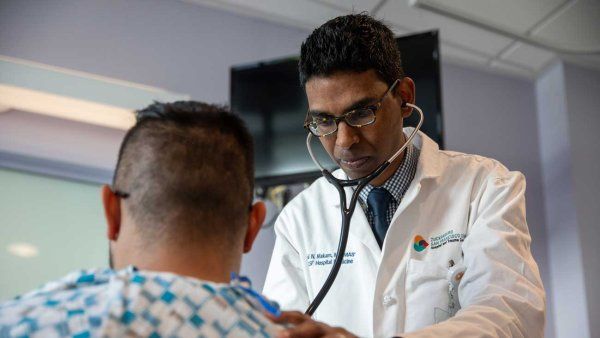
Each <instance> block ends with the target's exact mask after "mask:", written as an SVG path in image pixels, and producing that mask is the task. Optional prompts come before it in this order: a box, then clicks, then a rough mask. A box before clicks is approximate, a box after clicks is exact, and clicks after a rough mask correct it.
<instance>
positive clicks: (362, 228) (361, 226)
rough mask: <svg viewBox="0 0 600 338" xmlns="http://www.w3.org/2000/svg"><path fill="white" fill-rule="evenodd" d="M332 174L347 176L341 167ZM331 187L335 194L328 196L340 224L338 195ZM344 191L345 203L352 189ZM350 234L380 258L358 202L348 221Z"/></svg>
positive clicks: (341, 177) (340, 177)
mask: <svg viewBox="0 0 600 338" xmlns="http://www.w3.org/2000/svg"><path fill="white" fill-rule="evenodd" d="M333 175H334V176H335V177H336V178H337V179H343V180H346V179H348V176H346V174H345V173H344V171H343V170H341V169H338V170H336V171H335V172H334V173H333ZM331 189H332V191H333V192H334V194H335V196H334V195H332V197H331V198H330V201H332V203H333V205H334V206H335V207H336V208H337V209H338V211H339V212H340V214H339V215H340V216H339V217H340V224H341V211H340V202H339V195H338V192H337V190H336V189H335V188H334V187H333V186H331ZM345 191H346V203H350V199H351V197H352V193H353V192H354V189H352V188H345ZM350 235H351V236H353V237H355V238H356V239H357V240H358V241H360V242H361V243H362V244H363V245H364V246H366V247H367V248H368V249H369V251H370V252H371V253H372V254H373V256H375V257H376V258H377V261H379V260H380V258H381V248H380V247H379V244H377V240H376V239H375V235H374V234H373V230H372V229H371V226H370V225H369V221H368V220H367V215H365V212H364V210H363V208H362V207H361V206H360V203H357V204H356V209H354V214H353V215H352V220H351V221H350Z"/></svg>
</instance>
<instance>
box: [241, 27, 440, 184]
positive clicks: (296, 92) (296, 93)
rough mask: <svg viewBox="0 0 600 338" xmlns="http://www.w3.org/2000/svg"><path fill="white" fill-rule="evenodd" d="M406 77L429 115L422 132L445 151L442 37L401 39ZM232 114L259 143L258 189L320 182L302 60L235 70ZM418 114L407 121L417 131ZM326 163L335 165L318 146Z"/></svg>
mask: <svg viewBox="0 0 600 338" xmlns="http://www.w3.org/2000/svg"><path fill="white" fill-rule="evenodd" d="M397 42H398V48H399V49H400V53H401V57H402V66H403V68H404V72H405V74H406V76H409V77H411V78H412V79H413V80H414V81H415V84H416V94H417V95H416V103H417V105H419V106H420V107H421V108H422V109H423V112H424V113H425V122H424V124H423V127H422V131H423V132H425V133H426V134H427V135H428V136H429V137H431V138H432V139H434V140H435V141H436V142H437V143H438V144H440V147H443V144H444V142H443V134H442V98H441V82H440V59H439V43H438V34H437V31H431V32H426V33H420V34H414V35H408V36H402V37H398V38H397ZM230 94H231V96H230V104H231V109H232V110H233V112H235V113H236V114H239V115H240V116H241V117H242V118H243V119H244V120H245V121H246V123H247V124H248V126H249V128H250V131H251V132H252V135H253V137H254V140H255V153H256V155H255V162H256V177H257V181H258V184H261V182H262V183H263V184H280V183H296V182H301V181H310V180H312V179H313V178H316V177H318V176H319V172H318V170H317V167H316V166H315V165H314V164H313V162H312V161H311V159H310V157H309V155H308V152H307V150H306V143H305V140H306V131H305V130H304V128H303V127H302V125H303V123H304V118H305V116H306V111H307V108H308V105H307V102H306V96H305V93H304V89H303V88H302V87H301V86H300V80H299V76H298V58H297V57H290V58H284V59H278V60H271V61H264V62H257V63H253V64H248V65H241V66H235V67H232V69H231V93H230ZM416 122H417V113H413V114H412V116H411V117H410V118H409V119H407V121H405V125H409V126H410V125H415V124H416ZM313 145H314V149H315V150H316V152H317V156H318V157H319V159H320V160H321V161H322V163H325V164H330V166H331V167H332V168H333V167H334V164H333V162H332V161H331V160H330V159H329V157H328V156H327V154H326V153H325V151H324V150H323V149H322V147H321V146H320V144H319V143H318V141H315V143H314V144H313Z"/></svg>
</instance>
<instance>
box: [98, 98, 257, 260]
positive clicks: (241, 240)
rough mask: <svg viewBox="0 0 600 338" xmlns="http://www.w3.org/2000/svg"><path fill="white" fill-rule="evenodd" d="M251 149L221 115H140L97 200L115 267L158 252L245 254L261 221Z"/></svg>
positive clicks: (190, 109)
mask: <svg viewBox="0 0 600 338" xmlns="http://www.w3.org/2000/svg"><path fill="white" fill-rule="evenodd" d="M252 147H253V145H252V138H251V136H250V134H249V132H248V130H247V129H246V127H245V126H244V123H243V122H242V121H241V120H240V119H239V118H238V117H236V116H235V115H232V114H230V113H228V112H227V111H225V110H224V109H222V108H220V107H216V106H212V105H208V104H205V103H200V102H193V101H185V102H175V103H168V104H162V103H155V104H153V105H151V106H149V107H147V108H145V109H143V110H141V111H138V114H137V123H136V125H135V126H134V127H133V128H131V129H130V130H129V131H128V132H127V134H126V136H125V138H124V140H123V143H122V145H121V150H120V152H119V159H118V163H117V168H116V171H115V176H114V181H113V187H112V189H111V188H109V187H105V188H104V192H103V197H104V204H105V210H106V215H107V219H108V223H109V226H108V228H109V229H108V235H109V239H110V240H111V249H112V252H113V254H114V260H115V261H114V262H113V263H114V264H115V265H116V267H122V266H124V265H127V264H136V265H140V264H141V265H144V264H145V263H140V262H136V261H135V260H136V259H137V260H138V261H139V260H146V257H147V256H151V258H150V257H148V258H147V260H156V259H159V258H160V257H158V258H157V257H153V256H154V255H155V254H156V255H158V256H160V255H164V254H162V253H163V252H166V253H169V252H171V253H173V254H177V253H178V252H179V251H181V253H183V252H186V251H191V252H195V254H202V255H204V254H203V253H202V252H198V251H208V250H209V249H210V250H213V251H214V250H218V251H221V252H222V253H224V254H225V255H227V254H233V255H237V256H240V255H241V252H242V251H248V250H249V249H250V247H251V244H252V241H253V240H254V237H255V235H256V232H257V231H258V229H259V228H260V223H262V218H263V217H264V206H263V205H254V206H252V198H253V180H254V168H253V166H254V164H253V149H252ZM111 223H113V224H112V225H111ZM257 223H258V224H257ZM249 232H250V233H249ZM190 254H192V253H190ZM139 256H142V257H144V259H141V258H136V259H134V257H139ZM198 258H199V259H200V257H198ZM170 259H171V260H172V261H176V259H174V258H170ZM238 259H239V257H238ZM132 260H133V261H132Z"/></svg>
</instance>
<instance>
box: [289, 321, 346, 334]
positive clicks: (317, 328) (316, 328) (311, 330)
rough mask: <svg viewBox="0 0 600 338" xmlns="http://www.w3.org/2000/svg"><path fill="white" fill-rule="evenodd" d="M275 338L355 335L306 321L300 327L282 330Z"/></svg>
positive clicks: (340, 329) (339, 328)
mask: <svg viewBox="0 0 600 338" xmlns="http://www.w3.org/2000/svg"><path fill="white" fill-rule="evenodd" d="M277 336H278V337H279V338H312V337H324V338H356V336H355V335H353V334H351V333H350V332H348V331H346V330H344V329H342V328H341V327H330V326H329V325H327V324H323V323H320V322H317V321H314V320H308V321H305V322H304V323H302V324H300V325H297V326H294V327H291V328H288V329H286V330H283V331H281V332H280V333H279V334H278V335H277Z"/></svg>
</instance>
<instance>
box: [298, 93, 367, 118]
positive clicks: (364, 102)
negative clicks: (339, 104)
mask: <svg viewBox="0 0 600 338" xmlns="http://www.w3.org/2000/svg"><path fill="white" fill-rule="evenodd" d="M377 100H378V98H376V97H365V98H363V99H360V100H358V101H356V102H354V103H352V104H351V105H350V106H348V107H346V109H344V110H343V113H342V114H340V115H343V114H345V113H347V112H349V111H351V110H354V109H358V108H365V107H368V106H370V105H373V104H375V102H377ZM308 115H310V116H319V115H321V116H322V115H329V116H335V114H331V113H330V112H326V111H323V110H317V109H315V110H309V111H308Z"/></svg>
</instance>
